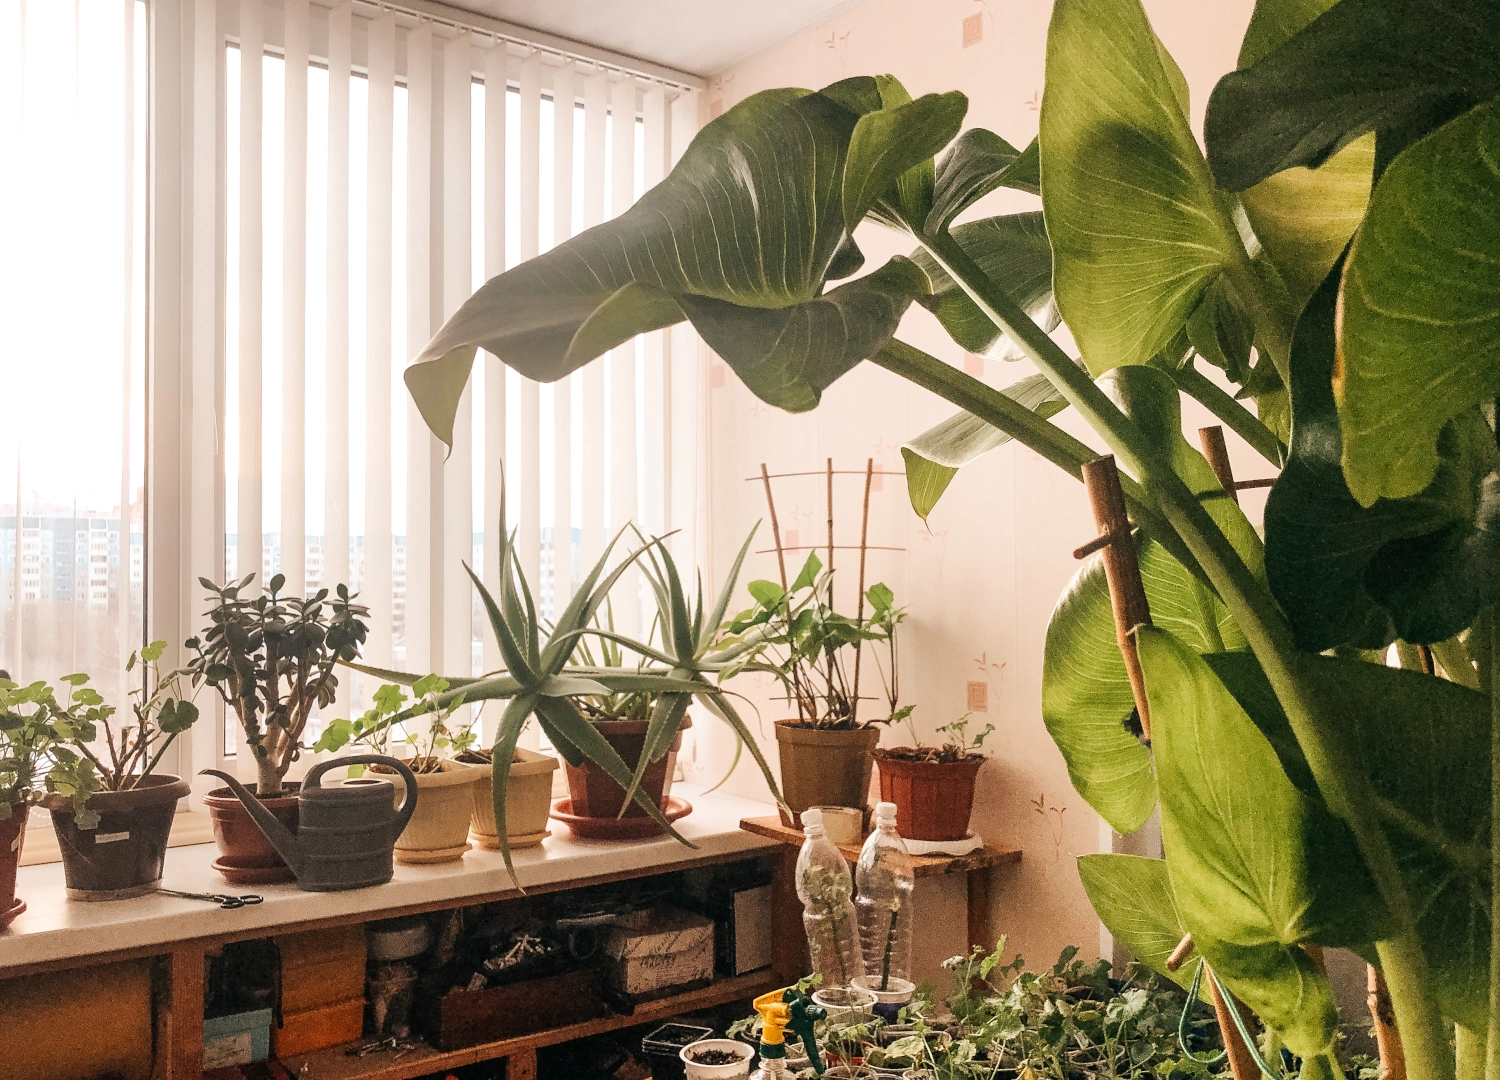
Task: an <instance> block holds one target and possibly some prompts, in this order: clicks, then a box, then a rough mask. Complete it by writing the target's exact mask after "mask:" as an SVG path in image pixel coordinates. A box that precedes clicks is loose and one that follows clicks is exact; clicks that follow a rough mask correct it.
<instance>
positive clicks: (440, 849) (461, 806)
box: [378, 758, 484, 863]
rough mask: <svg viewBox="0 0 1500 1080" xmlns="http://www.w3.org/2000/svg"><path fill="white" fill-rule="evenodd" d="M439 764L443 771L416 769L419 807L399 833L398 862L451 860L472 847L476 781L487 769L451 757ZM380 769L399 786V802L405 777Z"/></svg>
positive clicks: (384, 777)
mask: <svg viewBox="0 0 1500 1080" xmlns="http://www.w3.org/2000/svg"><path fill="white" fill-rule="evenodd" d="M439 764H440V766H441V768H442V771H441V772H429V773H417V809H416V811H415V812H414V813H413V814H412V816H411V820H410V821H408V822H407V823H406V828H404V829H402V830H401V835H400V836H398V837H396V861H397V862H398V863H437V862H452V861H453V860H454V859H461V858H463V856H464V852H466V851H468V850H469V818H470V816H471V815H472V814H473V812H474V782H475V781H476V780H478V779H479V778H480V777H481V776H483V775H484V770H483V769H480V768H477V767H475V766H473V765H465V764H464V763H463V762H461V761H453V760H451V759H449V758H443V759H441V760H440V762H439ZM407 765H411V762H410V761H408V762H407ZM378 771H379V772H380V778H381V779H382V780H389V781H390V782H391V783H392V784H394V785H395V786H396V802H397V803H398V804H399V803H401V802H402V801H403V800H405V798H406V781H404V780H403V779H402V778H401V777H400V776H399V775H397V774H396V773H387V772H386V771H385V770H384V769H380V770H378Z"/></svg>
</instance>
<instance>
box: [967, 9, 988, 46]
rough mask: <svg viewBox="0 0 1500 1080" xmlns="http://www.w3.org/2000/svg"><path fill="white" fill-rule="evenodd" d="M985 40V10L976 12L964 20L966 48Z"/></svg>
mask: <svg viewBox="0 0 1500 1080" xmlns="http://www.w3.org/2000/svg"><path fill="white" fill-rule="evenodd" d="M983 40H984V12H982V11H980V12H976V13H975V14H973V15H970V16H969V17H968V18H967V19H965V20H964V48H966V49H967V48H968V47H969V46H970V45H978V44H979V43H980V42H981V41H983Z"/></svg>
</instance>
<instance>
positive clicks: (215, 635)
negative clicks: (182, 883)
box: [186, 574, 370, 885]
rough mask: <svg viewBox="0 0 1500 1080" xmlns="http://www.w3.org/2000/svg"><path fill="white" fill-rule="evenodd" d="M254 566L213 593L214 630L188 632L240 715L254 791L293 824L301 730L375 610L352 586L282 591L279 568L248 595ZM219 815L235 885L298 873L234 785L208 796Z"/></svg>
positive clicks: (195, 662) (208, 678) (225, 870)
mask: <svg viewBox="0 0 1500 1080" xmlns="http://www.w3.org/2000/svg"><path fill="white" fill-rule="evenodd" d="M254 578H255V575H254V574H247V575H245V577H244V578H242V579H241V580H240V581H238V582H235V583H231V584H228V585H225V586H223V587H220V586H218V585H215V584H214V583H213V582H212V581H209V580H208V579H207V578H199V579H198V580H199V582H200V583H201V584H202V585H203V587H204V588H205V589H208V590H209V592H210V597H209V599H210V601H211V603H212V605H213V606H212V607H211V608H210V609H209V611H208V617H209V620H210V623H209V626H208V628H207V629H206V630H205V631H204V632H203V635H202V637H201V638H197V637H194V638H189V639H188V640H187V642H186V647H187V648H188V649H189V650H191V651H192V652H193V654H194V656H193V659H192V660H191V661H190V663H189V665H188V670H189V671H190V672H191V673H192V677H193V684H194V685H195V686H196V685H198V684H199V683H207V684H208V685H209V686H211V687H213V688H214V689H215V690H217V691H218V692H219V696H220V697H222V698H223V699H224V703H225V704H226V705H227V706H228V707H229V708H230V709H231V710H232V711H233V712H234V715H235V717H236V718H237V719H238V720H239V723H240V730H241V731H242V732H243V735H244V740H245V742H244V747H243V749H244V750H246V751H248V752H249V753H250V754H252V755H253V756H254V758H255V769H256V781H255V787H254V793H255V795H256V797H257V798H258V799H259V800H260V801H261V802H262V803H263V804H264V805H265V807H266V808H267V809H268V810H270V811H271V812H272V813H273V814H275V815H276V817H277V819H278V820H280V821H281V822H282V824H284V825H285V826H286V827H287V828H288V829H291V830H292V831H296V828H297V797H296V789H297V785H296V784H295V783H288V782H286V780H285V777H286V774H287V771H288V770H289V769H290V768H291V767H292V763H293V762H295V761H296V760H297V758H298V757H299V756H300V755H301V753H302V733H303V731H304V730H305V729H306V727H307V721H308V718H309V717H310V716H311V715H312V711H313V710H314V709H315V708H318V707H319V706H326V705H328V704H329V703H330V702H332V701H333V698H334V694H335V692H336V691H337V689H338V678H337V676H335V675H334V666H335V665H336V664H338V663H339V662H340V661H343V662H344V663H349V662H351V661H353V660H356V659H358V657H359V650H360V646H361V645H362V644H363V643H364V640H365V634H366V632H367V627H366V625H365V622H364V619H365V618H367V617H368V616H369V614H370V611H369V609H368V608H365V607H362V606H360V605H358V604H355V603H354V596H353V595H352V594H351V593H350V592H349V588H348V586H346V585H340V586H338V588H337V589H336V590H335V592H334V595H333V597H332V599H331V600H330V598H329V592H328V590H327V589H320V590H319V591H318V592H317V593H316V594H314V595H313V596H310V597H307V598H306V599H303V598H300V597H291V596H282V595H281V587H282V585H284V584H285V583H286V578H285V577H283V576H282V575H281V574H277V575H276V576H275V577H273V578H271V581H270V584H269V587H268V588H267V589H266V590H265V591H264V592H262V593H261V594H260V595H258V596H254V597H248V596H241V595H240V593H241V591H242V590H244V589H245V588H246V587H247V586H248V585H249V584H250V582H251V581H252V580H254ZM203 801H204V803H205V804H206V805H207V806H208V809H209V816H210V817H211V818H212V819H213V823H214V838H215V839H216V840H217V841H218V844H219V852H220V856H219V858H218V859H217V860H215V862H214V864H213V865H214V869H215V870H218V871H219V873H221V874H223V875H224V876H225V878H226V879H228V880H229V881H230V882H232V883H234V884H236V885H251V884H259V883H269V882H274V881H291V880H293V877H294V875H293V874H292V871H291V868H290V867H289V866H287V864H286V862H285V861H284V860H283V859H282V858H281V856H280V855H278V854H277V853H276V849H275V848H273V847H272V846H271V844H270V842H269V841H268V840H267V839H266V838H265V835H264V834H263V833H262V832H261V831H260V829H259V828H258V827H257V826H256V824H255V822H254V820H253V819H252V818H251V817H250V815H249V813H248V811H246V810H245V808H244V807H243V806H242V805H241V804H240V801H239V799H237V798H235V797H234V794H233V793H232V792H231V791H230V790H229V789H228V788H217V789H215V790H214V791H211V792H209V793H208V794H207V795H206V796H204V799H203Z"/></svg>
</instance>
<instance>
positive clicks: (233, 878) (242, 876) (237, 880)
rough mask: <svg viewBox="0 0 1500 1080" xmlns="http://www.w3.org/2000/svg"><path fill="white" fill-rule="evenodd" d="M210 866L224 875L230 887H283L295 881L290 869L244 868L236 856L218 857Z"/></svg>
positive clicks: (271, 867)
mask: <svg viewBox="0 0 1500 1080" xmlns="http://www.w3.org/2000/svg"><path fill="white" fill-rule="evenodd" d="M210 865H212V866H213V868H214V869H215V870H217V871H218V872H219V873H221V874H223V875H224V880H225V881H227V882H229V884H231V885H283V884H287V883H290V882H293V881H296V880H297V875H296V874H294V873H292V868H291V867H290V866H287V865H286V864H285V863H282V864H281V865H279V866H246V865H245V864H244V863H243V862H242V861H241V860H240V859H239V858H238V857H237V856H234V855H220V856H219V857H218V858H217V859H215V860H214V861H213V862H212V863H211V864H210Z"/></svg>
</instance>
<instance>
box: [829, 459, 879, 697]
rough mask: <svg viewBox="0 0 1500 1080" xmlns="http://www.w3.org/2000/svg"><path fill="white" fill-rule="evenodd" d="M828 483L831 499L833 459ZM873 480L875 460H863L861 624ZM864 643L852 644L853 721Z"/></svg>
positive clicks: (857, 614) (859, 620)
mask: <svg viewBox="0 0 1500 1080" xmlns="http://www.w3.org/2000/svg"><path fill="white" fill-rule="evenodd" d="M828 469H829V472H828V483H829V498H830V499H832V498H833V495H832V484H833V459H832V458H829V460H828ZM874 479H875V459H874V458H866V459H865V504H864V510H863V511H862V512H861V513H860V516H859V599H858V600H857V601H855V612H854V621H855V622H856V623H863V622H864V621H865V556H866V555H867V554H868V553H869V551H870V544H869V540H870V484H871V482H872V481H873V480H874ZM828 542H829V543H830V544H832V543H833V534H832V532H831V531H830V533H829V537H828ZM864 644H865V643H864V642H863V641H856V642H855V643H854V703H853V706H852V708H853V709H854V719H855V720H858V719H859V662H860V659H861V658H862V657H863V656H864V651H865V650H864Z"/></svg>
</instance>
